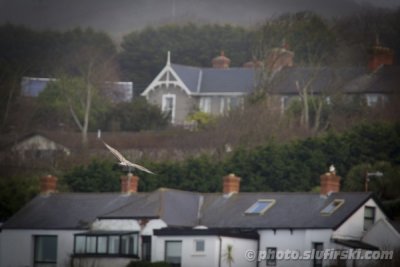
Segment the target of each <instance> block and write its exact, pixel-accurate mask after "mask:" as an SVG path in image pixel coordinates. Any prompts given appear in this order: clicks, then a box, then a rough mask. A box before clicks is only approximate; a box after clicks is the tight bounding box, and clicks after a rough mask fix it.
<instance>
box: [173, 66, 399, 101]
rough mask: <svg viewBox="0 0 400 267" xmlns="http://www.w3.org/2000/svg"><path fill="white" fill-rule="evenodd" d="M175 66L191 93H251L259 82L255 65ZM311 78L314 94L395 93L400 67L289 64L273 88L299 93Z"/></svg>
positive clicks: (273, 82)
mask: <svg viewBox="0 0 400 267" xmlns="http://www.w3.org/2000/svg"><path fill="white" fill-rule="evenodd" d="M171 67H172V68H173V69H174V70H175V72H176V73H177V74H178V76H179V78H180V79H181V80H182V81H183V83H184V84H185V85H186V87H187V88H188V89H189V90H190V91H191V93H200V94H201V93H216V94H218V93H243V94H247V93H250V92H252V91H253V90H254V89H255V88H256V86H257V83H258V82H259V81H258V78H257V77H258V76H259V73H257V72H258V71H259V70H257V69H254V68H228V69H216V68H200V67H191V66H184V65H179V64H171ZM308 81H312V83H311V87H310V90H311V91H313V92H314V93H323V92H326V93H334V92H337V91H339V92H344V93H348V94H355V93H385V94H386V93H394V92H396V91H399V90H400V89H399V88H398V87H399V86H398V85H399V84H400V66H395V65H393V66H388V65H384V66H381V67H380V68H379V69H378V70H377V71H375V72H374V73H369V72H368V70H367V68H366V67H321V68H316V67H296V66H295V67H286V68H283V69H282V70H281V71H279V72H278V73H276V74H275V75H274V76H273V79H272V83H271V87H270V88H271V92H272V93H275V94H298V89H297V87H296V82H298V83H299V84H300V86H303V85H304V84H306V83H307V82H308Z"/></svg>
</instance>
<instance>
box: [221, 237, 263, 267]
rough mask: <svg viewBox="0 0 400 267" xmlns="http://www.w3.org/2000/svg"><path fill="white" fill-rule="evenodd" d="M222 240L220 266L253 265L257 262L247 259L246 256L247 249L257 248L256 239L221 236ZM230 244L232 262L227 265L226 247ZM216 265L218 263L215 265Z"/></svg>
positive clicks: (240, 266)
mask: <svg viewBox="0 0 400 267" xmlns="http://www.w3.org/2000/svg"><path fill="white" fill-rule="evenodd" d="M221 240H222V251H221V254H222V258H221V267H255V266H257V263H256V262H255V261H249V260H248V259H247V258H246V251H247V250H254V251H256V250H257V246H258V241H257V240H252V239H243V238H233V237H221ZM228 245H231V246H232V255H233V262H232V263H231V265H229V262H228V261H227V259H226V254H227V247H228ZM215 266H218V265H215Z"/></svg>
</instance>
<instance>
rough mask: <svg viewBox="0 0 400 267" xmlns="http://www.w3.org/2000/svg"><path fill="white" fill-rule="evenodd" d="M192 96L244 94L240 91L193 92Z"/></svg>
mask: <svg viewBox="0 0 400 267" xmlns="http://www.w3.org/2000/svg"><path fill="white" fill-rule="evenodd" d="M192 95H194V96H245V95H247V93H242V92H223V93H193V94H192Z"/></svg>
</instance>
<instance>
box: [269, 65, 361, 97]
mask: <svg viewBox="0 0 400 267" xmlns="http://www.w3.org/2000/svg"><path fill="white" fill-rule="evenodd" d="M365 71H366V70H365V68H358V67H354V68H330V67H323V68H314V67H290V68H284V69H282V71H280V72H278V73H277V74H276V75H275V76H274V77H273V81H272V83H271V90H272V93H276V94H298V93H299V91H298V88H297V86H296V83H297V82H298V84H299V86H300V88H303V87H304V86H305V85H306V84H307V83H308V82H311V84H310V88H309V91H310V92H311V91H312V92H314V93H334V92H335V91H342V90H343V86H344V85H345V84H347V83H349V82H350V81H352V80H354V79H356V78H357V77H360V76H362V75H363V74H365Z"/></svg>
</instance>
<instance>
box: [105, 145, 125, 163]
mask: <svg viewBox="0 0 400 267" xmlns="http://www.w3.org/2000/svg"><path fill="white" fill-rule="evenodd" d="M103 143H104V145H105V146H106V147H107V148H108V150H110V152H111V153H112V154H113V155H114V156H115V157H116V158H117V159H118V160H119V161H121V162H125V161H127V160H126V158H125V157H124V156H122V154H121V153H119V152H118V150H116V149H115V148H112V147H111V146H109V145H107V144H106V142H103Z"/></svg>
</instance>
